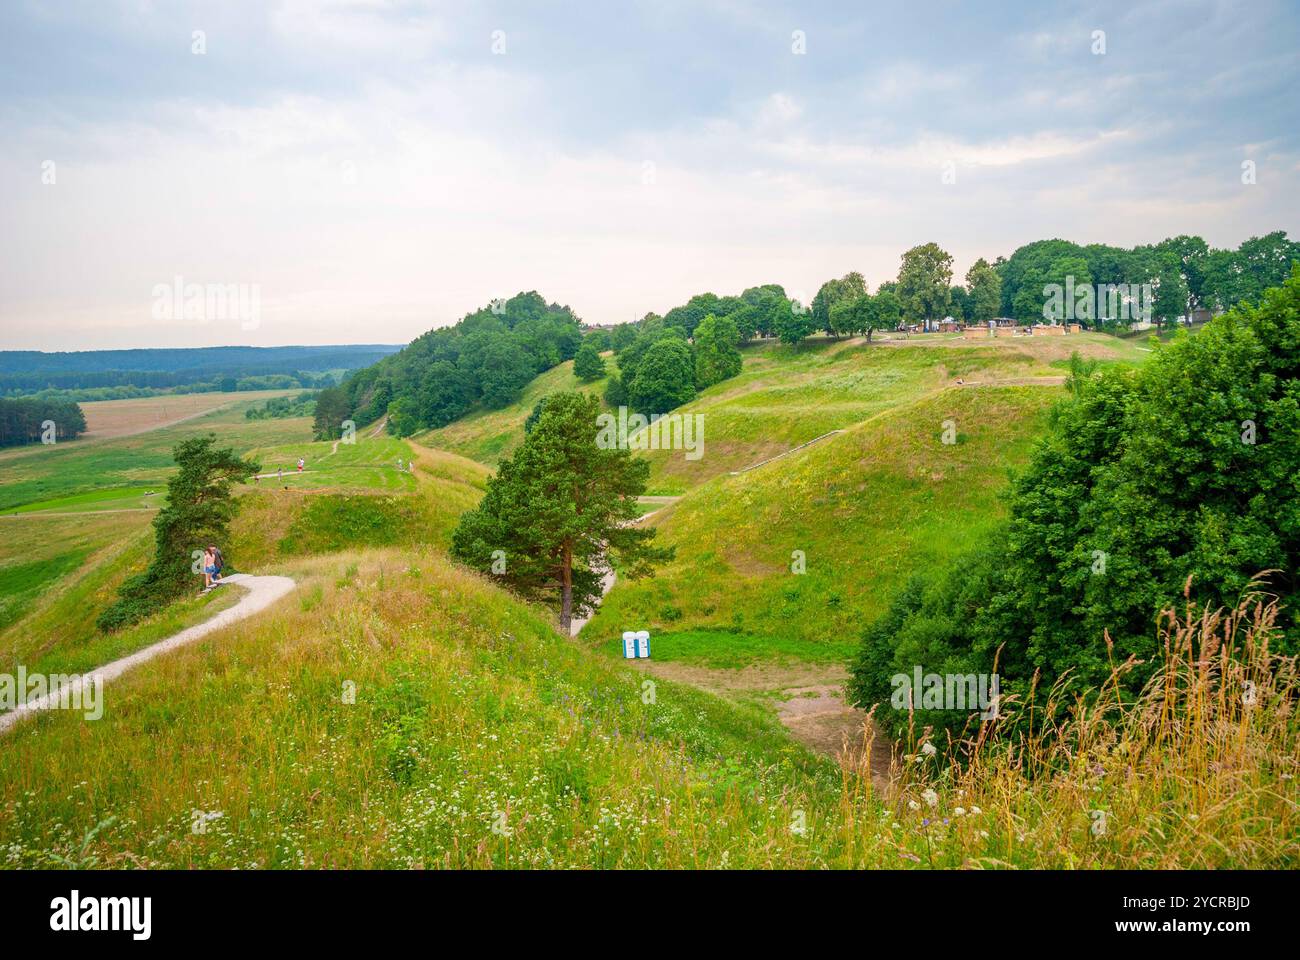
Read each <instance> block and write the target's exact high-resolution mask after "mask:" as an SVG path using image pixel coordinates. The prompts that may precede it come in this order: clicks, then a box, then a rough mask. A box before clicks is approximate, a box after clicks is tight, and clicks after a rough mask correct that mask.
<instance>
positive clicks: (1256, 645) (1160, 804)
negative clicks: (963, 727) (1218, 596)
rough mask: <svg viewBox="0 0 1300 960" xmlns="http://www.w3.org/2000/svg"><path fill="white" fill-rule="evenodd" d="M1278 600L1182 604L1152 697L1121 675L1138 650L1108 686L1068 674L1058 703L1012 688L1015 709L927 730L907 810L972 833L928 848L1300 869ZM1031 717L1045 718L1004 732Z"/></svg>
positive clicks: (1169, 621)
mask: <svg viewBox="0 0 1300 960" xmlns="http://www.w3.org/2000/svg"><path fill="white" fill-rule="evenodd" d="M1277 613H1278V610H1277V605H1276V601H1273V600H1269V599H1267V598H1264V597H1260V596H1251V597H1247V598H1246V599H1244V600H1243V601H1242V602H1241V604H1240V605H1239V606H1238V607H1237V608H1236V609H1235V610H1231V611H1222V610H1220V611H1210V610H1195V609H1191V608H1190V607H1189V608H1188V609H1186V610H1185V611H1184V612H1183V613H1182V615H1179V614H1177V613H1176V612H1175V611H1173V610H1169V611H1166V612H1165V614H1163V616H1162V618H1161V625H1160V631H1161V636H1162V638H1163V640H1164V663H1163V665H1162V666H1161V668H1160V669H1159V670H1158V672H1157V673H1156V674H1155V676H1153V678H1152V679H1151V681H1150V682H1149V683H1148V684H1147V686H1146V687H1145V689H1144V690H1143V692H1142V693H1141V695H1139V696H1137V697H1128V698H1126V697H1125V696H1124V695H1123V694H1122V691H1121V686H1120V684H1119V683H1118V680H1119V678H1120V677H1122V676H1123V675H1124V674H1125V673H1126V672H1127V671H1128V670H1130V669H1131V668H1132V667H1133V663H1132V662H1126V663H1122V664H1115V665H1114V667H1113V671H1112V675H1111V680H1110V681H1109V682H1108V683H1107V684H1106V686H1105V687H1104V688H1103V689H1102V690H1101V691H1099V692H1097V691H1091V692H1090V693H1089V694H1080V693H1070V692H1067V683H1066V682H1064V681H1063V682H1059V683H1057V684H1056V685H1055V686H1054V687H1053V688H1052V689H1051V690H1050V691H1048V692H1047V697H1046V702H1045V703H1042V704H1036V703H1035V702H1034V700H1033V698H1032V697H1030V698H1028V699H1027V700H1026V702H1023V703H1018V704H1017V703H1012V702H1011V698H1009V697H1008V698H1004V702H1003V704H1002V715H1001V717H1000V718H998V719H997V720H994V721H989V722H986V723H985V724H984V725H983V726H981V727H980V729H979V730H978V731H976V732H974V733H973V735H972V736H971V737H970V738H967V739H963V740H958V741H955V742H950V743H948V744H946V745H939V746H940V749H938V750H937V751H936V752H935V753H934V754H930V755H927V753H928V750H927V748H926V746H925V744H926V743H927V742H928V738H929V730H928V729H927V730H925V731H922V732H920V733H919V734H918V735H916V736H914V737H913V738H912V741H911V744H910V747H909V750H908V752H907V753H906V755H905V756H904V757H903V758H902V761H903V762H902V763H901V764H900V765H899V768H898V769H899V770H900V776H899V779H898V780H897V782H896V783H895V785H894V787H895V790H896V791H897V793H896V796H897V797H898V801H897V802H898V808H899V816H900V819H903V820H905V821H906V822H907V823H908V824H909V825H910V826H911V827H912V828H913V829H917V825H918V824H919V825H920V826H919V829H920V830H921V831H922V832H923V833H925V834H927V836H928V835H929V834H931V833H932V832H938V833H941V834H945V835H947V834H949V833H954V834H957V835H958V836H960V837H961V838H962V842H960V843H959V844H957V845H956V846H955V847H949V846H946V845H943V844H934V845H928V846H927V848H926V850H925V854H926V859H927V860H928V862H929V863H931V864H933V865H935V866H972V867H981V866H985V867H987V866H993V867H996V866H1003V865H1018V866H1034V867H1057V868H1061V867H1066V868H1097V867H1102V868H1144V869H1149V868H1228V867H1294V866H1296V865H1297V862H1298V861H1300V806H1298V805H1297V800H1298V799H1300V797H1298V795H1297V779H1296V776H1297V774H1298V773H1300V745H1298V744H1297V725H1296V702H1297V696H1298V695H1300V686H1298V684H1297V674H1296V658H1295V657H1293V656H1283V655H1281V654H1279V653H1277V652H1276V651H1275V650H1274V649H1273V647H1274V644H1275V643H1276V642H1277V640H1278V639H1279V629H1278V627H1277ZM1062 707H1066V709H1061V708H1062ZM1015 719H1021V720H1026V721H1030V720H1031V719H1032V722H1029V723H1027V724H1026V727H1027V729H1026V731H1025V732H1024V733H1023V734H1020V735H1018V736H1017V737H1015V738H1014V740H1012V741H1011V742H1005V741H999V740H997V739H995V737H994V734H995V733H996V729H995V726H996V724H1007V723H1010V722H1012V721H1013V720H1015ZM945 754H946V755H947V757H948V758H949V759H950V760H951V761H954V762H952V763H950V764H948V765H942V764H939V763H936V761H937V760H938V759H939V758H940V757H942V756H944V755H945ZM958 810H960V811H961V812H960V813H958ZM974 811H980V813H979V814H974ZM944 839H945V840H948V839H949V838H948V837H947V836H945V837H944ZM920 853H921V852H920V851H916V850H913V851H912V854H911V855H913V856H919V855H920Z"/></svg>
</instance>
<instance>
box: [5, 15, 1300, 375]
mask: <svg viewBox="0 0 1300 960" xmlns="http://www.w3.org/2000/svg"><path fill="white" fill-rule="evenodd" d="M196 31H201V33H196ZM1097 31H1102V32H1103V33H1104V36H1103V35H1102V34H1098V33H1097ZM1103 42H1104V53H1100V52H1096V51H1098V50H1099V48H1100V46H1101V44H1102V43H1103ZM799 51H803V52H799ZM1297 90H1300V7H1297V5H1296V4H1295V3H1294V2H1289V3H1288V2H1269V0H1250V2H1228V0H1222V2H1212V0H1188V2H1173V0H1166V2H1152V3H1138V4H1133V3H1131V2H1116V3H1068V4H1067V3H1062V4H1047V3H1042V2H1024V3H996V2H979V3H977V2H974V0H907V2H898V3H872V4H865V3H856V2H855V3H849V2H841V3H808V2H804V3H765V2H746V0H719V2H698V0H689V2H688V0H680V2H678V0H658V2H646V3H621V2H617V0H603V2H592V3H586V4H580V3H574V2H565V3H554V4H551V3H543V2H539V0H528V2H517V3H492V2H468V0H467V2H437V0H434V2H427V3H419V2H403V0H319V2H309V0H280V2H239V0H226V2H212V3H183V2H177V3H169V2H164V0H153V2H150V0H121V2H118V0H87V2H65V3H59V4H44V3H41V4H38V3H28V2H25V0H6V2H5V3H3V5H0V123H2V124H3V132H4V148H3V150H0V348H3V349H18V348H23V349H30V348H35V349H46V350H75V349H94V348H106V347H138V346H200V345H210V344H230V343H252V344H257V345H271V344H292V343H352V342H391V343H399V342H405V341H407V340H409V339H411V338H412V337H413V336H415V335H417V334H419V333H421V332H423V331H424V330H427V329H429V328H430V327H433V326H441V325H444V324H448V323H452V322H454V321H455V320H456V319H458V318H459V317H460V316H461V315H463V314H464V313H465V312H467V311H469V310H471V309H474V308H476V307H477V306H480V305H482V304H484V303H485V302H487V301H488V300H490V299H491V298H492V297H494V296H502V295H510V294H513V293H515V292H517V291H519V290H527V289H537V290H539V291H540V292H541V293H542V294H543V295H544V296H546V297H547V298H548V299H550V300H554V301H558V302H561V303H567V304H569V305H570V306H572V307H573V308H574V309H575V310H576V311H577V312H578V314H579V315H580V316H581V317H583V319H585V320H588V321H591V322H617V321H623V320H631V319H635V318H636V317H639V316H641V315H642V314H644V313H645V312H646V311H649V310H655V311H658V312H663V311H664V310H666V309H668V308H669V307H672V306H673V305H675V304H677V303H680V302H682V301H684V300H685V299H686V298H687V297H689V296H690V295H691V294H693V293H697V292H700V291H703V290H712V291H714V292H717V293H735V292H739V291H740V290H741V289H742V288H744V287H746V286H751V285H754V284H759V283H771V282H776V283H781V284H783V285H784V286H785V287H786V289H787V290H788V291H789V292H791V293H792V294H802V295H804V296H805V297H811V295H812V293H814V292H815V291H816V289H817V287H818V285H819V284H820V283H821V282H822V281H823V280H825V279H827V278H829V277H832V276H838V275H841V274H843V273H845V272H847V271H849V270H860V271H861V272H862V273H863V274H864V275H865V276H866V278H867V281H868V283H869V284H870V285H871V287H872V288H873V289H874V287H875V285H876V284H877V283H879V282H881V281H882V280H887V279H891V278H893V277H894V275H895V274H896V273H897V269H898V260H899V255H900V254H901V252H902V251H903V250H904V249H906V248H907V247H909V246H912V245H914V244H917V243H922V242H926V241H929V240H934V241H937V242H938V243H940V244H941V245H942V246H944V247H945V248H946V249H948V250H949V251H951V252H952V253H953V255H954V257H955V258H956V263H955V266H956V269H957V272H958V273H959V274H964V272H965V270H966V267H967V266H968V265H969V264H970V263H971V261H973V260H974V259H975V258H976V257H979V256H984V257H987V258H989V259H992V258H993V257H995V256H997V255H999V254H1003V255H1007V254H1010V253H1011V251H1012V250H1014V249H1015V248H1016V247H1017V246H1019V245H1020V244H1022V243H1026V242H1028V241H1031V240H1035V239H1041V238H1046V237H1053V236H1060V237H1065V238H1068V239H1074V240H1077V241H1080V242H1092V241H1106V242H1110V243H1116V244H1123V245H1126V246H1128V245H1132V244H1135V243H1145V242H1153V241H1157V240H1159V239H1161V238H1163V237H1166V236H1170V235H1174V234H1178V233H1199V234H1201V235H1203V236H1204V237H1205V238H1206V239H1207V240H1209V241H1210V243H1211V244H1213V245H1216V246H1235V245H1236V244H1237V243H1239V242H1240V241H1241V240H1243V239H1245V238H1247V237H1249V236H1251V235H1255V234H1261V233H1266V232H1268V231H1270V230H1275V229H1284V230H1287V231H1288V232H1289V233H1290V234H1291V235H1292V236H1295V235H1296V234H1298V233H1300V221H1298V218H1297V214H1298V213H1300V143H1298V141H1300V96H1297ZM1248 160H1249V161H1253V163H1254V165H1255V171H1256V174H1255V180H1256V182H1255V183H1254V184H1243V183H1242V164H1243V163H1244V162H1245V161H1248ZM945 173H947V174H948V175H947V176H945ZM945 181H951V182H945ZM178 277H179V278H181V281H182V282H183V283H186V284H201V285H206V284H221V285H229V284H247V285H249V286H248V287H246V288H245V289H247V290H249V291H250V292H251V291H252V289H253V286H252V285H256V290H257V295H258V301H257V302H258V308H259V309H258V315H257V322H256V323H252V324H250V323H248V322H243V323H241V322H239V318H237V317H224V318H223V317H209V318H207V319H202V320H201V319H194V318H191V319H188V320H187V319H185V318H183V317H175V316H165V315H164V316H161V317H160V316H159V313H160V311H159V310H158V297H157V295H156V288H157V287H158V286H159V285H160V284H162V285H172V284H173V283H174V282H175V280H176V278H178ZM162 313H164V314H165V313H166V311H165V309H164V310H163V311H162Z"/></svg>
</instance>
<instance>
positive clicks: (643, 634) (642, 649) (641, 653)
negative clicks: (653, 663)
mask: <svg viewBox="0 0 1300 960" xmlns="http://www.w3.org/2000/svg"><path fill="white" fill-rule="evenodd" d="M636 655H637V656H638V657H640V658H641V659H642V660H648V659H650V631H649V630H640V631H638V632H637V635H636Z"/></svg>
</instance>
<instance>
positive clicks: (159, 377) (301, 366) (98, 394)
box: [0, 344, 399, 400]
mask: <svg viewBox="0 0 1300 960" xmlns="http://www.w3.org/2000/svg"><path fill="white" fill-rule="evenodd" d="M398 349H399V348H398V347H394V346H384V345H382V344H362V345H357V346H314V347H311V346H309V347H199V348H188V349H159V350H152V349H149V350H86V351H76V352H67V353H44V352H41V351H37V350H4V351H0V395H3V396H31V395H37V396H57V397H59V398H60V399H74V400H120V399H126V398H129V397H141V396H154V395H156V394H160V393H205V392H209V391H226V392H229V391H235V390H271V389H286V388H287V389H292V388H295V387H302V388H305V389H319V388H322V387H328V386H333V385H334V384H335V383H336V379H335V376H334V375H333V374H332V373H331V372H330V371H337V370H356V369H360V368H362V367H367V366H369V365H371V364H373V363H376V362H377V361H379V360H380V359H382V358H383V357H385V356H388V355H389V354H391V353H393V352H394V351H396V350H398Z"/></svg>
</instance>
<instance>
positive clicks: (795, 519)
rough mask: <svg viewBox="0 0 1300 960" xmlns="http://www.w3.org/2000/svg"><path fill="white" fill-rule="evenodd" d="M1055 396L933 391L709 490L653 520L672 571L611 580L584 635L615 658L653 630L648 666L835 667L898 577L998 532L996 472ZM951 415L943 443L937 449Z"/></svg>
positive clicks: (1021, 447)
mask: <svg viewBox="0 0 1300 960" xmlns="http://www.w3.org/2000/svg"><path fill="white" fill-rule="evenodd" d="M1057 394H1058V388H1052V387H1038V386H1034V387H1029V386H1024V387H960V388H954V389H950V390H945V391H942V392H941V393H939V394H936V395H932V396H927V397H924V398H923V399H921V400H919V401H917V402H915V403H914V404H912V405H909V406H904V407H901V408H897V409H893V410H890V411H888V412H886V413H884V414H882V415H880V416H878V417H877V418H876V419H873V420H871V421H868V422H867V423H865V424H862V425H860V426H858V427H855V428H852V429H849V430H847V431H846V432H844V433H842V434H838V435H836V436H834V437H832V438H829V439H827V440H825V441H823V442H822V443H820V444H817V445H814V446H812V447H809V448H807V449H806V450H804V451H800V452H798V453H796V454H793V455H791V456H790V457H788V458H785V459H783V460H780V461H777V462H776V463H773V464H770V465H768V466H765V467H761V468H759V469H757V470H753V471H750V472H748V473H744V474H740V475H738V476H727V477H719V478H717V479H715V480H713V481H711V482H709V483H707V484H705V485H704V486H702V487H700V488H698V489H697V490H695V491H693V492H692V493H690V494H689V495H688V496H686V497H684V498H683V499H682V500H680V501H678V502H677V503H676V504H675V505H673V506H671V507H669V508H667V509H665V510H664V511H663V513H661V514H660V515H659V516H658V517H656V518H655V519H654V520H652V521H650V522H652V523H655V524H656V525H657V527H658V529H659V530H660V540H661V542H663V543H665V544H671V545H674V546H675V547H676V548H677V558H676V560H675V561H674V562H673V563H671V564H668V565H666V566H665V567H663V568H661V569H660V572H659V573H658V575H657V576H656V577H654V578H652V579H646V580H641V581H639V582H625V583H622V584H620V585H618V586H617V587H616V588H615V589H614V590H613V591H612V592H611V594H610V595H609V597H608V598H607V599H606V601H605V603H604V604H603V605H602V607H601V608H600V611H599V612H598V614H597V615H596V617H595V619H593V621H592V622H591V623H590V624H589V625H588V626H587V627H586V630H587V631H590V634H587V635H588V636H589V638H590V639H592V640H596V639H600V640H606V641H609V643H610V644H611V649H612V648H613V647H614V646H616V643H615V638H617V637H618V635H619V634H621V632H622V631H623V630H625V629H642V628H646V629H651V630H653V631H655V632H656V634H657V636H656V640H655V644H656V646H655V657H656V658H658V659H684V660H695V661H702V662H706V663H710V664H713V665H726V666H734V665H738V664H740V663H743V662H746V661H748V660H751V659H755V658H760V657H765V656H772V655H777V656H788V657H794V658H797V659H802V660H812V661H823V660H838V659H843V658H844V657H845V656H847V655H848V654H849V652H850V651H851V650H852V649H853V648H854V647H855V646H856V642H857V638H858V636H859V634H860V632H861V625H862V623H863V622H864V621H869V620H870V619H872V618H874V617H875V616H877V615H878V614H880V613H882V612H883V611H884V609H885V607H886V606H887V604H888V603H889V600H890V598H891V596H892V594H893V592H894V590H895V589H896V588H897V587H898V586H899V585H900V584H901V582H902V581H903V580H904V579H906V577H907V576H909V575H910V574H911V573H913V572H915V571H920V570H924V569H926V568H927V567H930V566H932V565H935V564H943V563H946V562H948V561H950V560H951V559H952V558H954V557H956V556H959V555H960V554H961V553H962V552H963V551H965V550H966V549H968V548H970V547H972V546H974V545H975V544H977V543H978V542H979V540H980V538H981V537H982V536H984V534H985V532H986V531H987V530H988V529H989V528H990V527H991V526H992V525H993V524H995V523H996V522H997V521H998V519H999V518H1000V517H1001V516H1002V513H1003V506H1002V502H1001V498H1000V497H1001V493H1002V491H1003V490H1004V488H1005V484H1006V480H1007V470H1008V468H1009V467H1012V466H1014V465H1016V464H1018V463H1021V462H1023V461H1024V459H1025V458H1026V456H1027V454H1028V451H1029V449H1030V447H1031V444H1032V442H1033V439H1034V437H1035V436H1036V435H1037V434H1038V430H1039V424H1040V423H1041V421H1042V418H1043V417H1044V415H1045V412H1046V409H1047V408H1048V406H1049V405H1050V404H1051V403H1052V402H1053V401H1054V400H1055V399H1056V396H1057ZM949 419H951V420H953V421H955V423H956V425H957V430H958V442H957V443H956V444H955V445H945V444H943V443H942V442H941V434H942V431H943V427H942V424H943V422H944V421H945V420H949ZM796 550H801V551H803V552H804V555H805V558H806V568H807V572H806V573H804V574H802V575H797V574H795V573H793V572H792V568H791V565H792V562H793V561H792V557H793V552H794V551H796ZM721 631H734V632H735V634H737V635H732V634H730V633H727V632H721Z"/></svg>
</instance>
